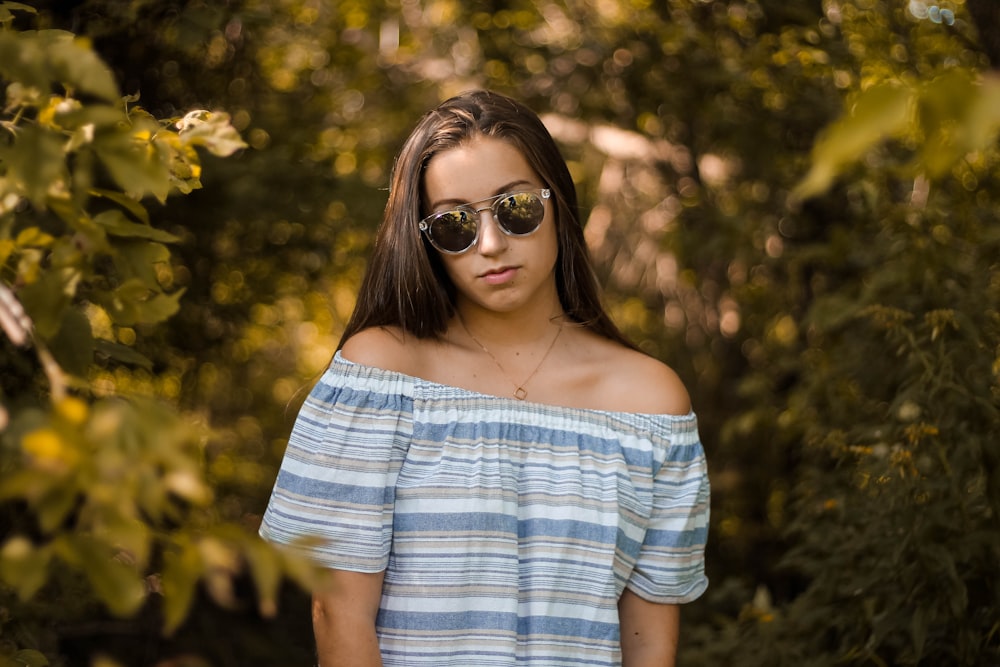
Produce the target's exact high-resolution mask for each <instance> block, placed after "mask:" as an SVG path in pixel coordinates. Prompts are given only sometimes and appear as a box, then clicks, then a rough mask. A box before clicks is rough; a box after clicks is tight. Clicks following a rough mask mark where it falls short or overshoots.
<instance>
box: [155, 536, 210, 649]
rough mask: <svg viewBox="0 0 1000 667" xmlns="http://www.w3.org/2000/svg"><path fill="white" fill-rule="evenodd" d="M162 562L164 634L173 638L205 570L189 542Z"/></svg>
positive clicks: (182, 544) (183, 543) (185, 540)
mask: <svg viewBox="0 0 1000 667" xmlns="http://www.w3.org/2000/svg"><path fill="white" fill-rule="evenodd" d="M163 560H164V566H163V576H162V577H161V585H162V587H163V616H164V632H165V633H166V634H171V633H173V632H174V631H175V630H176V629H177V628H178V627H180V624H181V623H183V622H184V619H185V618H186V617H187V614H188V611H189V610H190V609H191V603H192V602H193V601H194V594H195V591H196V587H197V585H198V581H199V579H201V575H202V571H203V570H204V567H205V566H204V563H203V562H202V559H201V554H200V553H199V551H198V547H197V545H196V544H194V543H192V542H191V541H190V540H187V539H184V540H182V541H180V542H179V543H178V545H177V548H176V549H174V550H172V551H168V552H167V553H166V555H165V556H164V559H163Z"/></svg>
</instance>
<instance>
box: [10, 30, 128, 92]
mask: <svg viewBox="0 0 1000 667" xmlns="http://www.w3.org/2000/svg"><path fill="white" fill-rule="evenodd" d="M0 76H3V77H4V78H5V79H7V80H8V81H17V82H19V83H21V84H22V85H24V86H26V87H28V88H34V89H37V90H39V91H43V92H45V93H48V92H49V91H51V90H52V86H53V85H54V84H55V85H59V86H61V87H62V88H63V89H65V90H67V91H74V92H75V93H78V94H84V95H95V96H97V97H99V98H101V99H103V100H105V101H108V102H112V101H115V100H117V99H118V97H119V93H118V86H117V84H116V83H115V81H114V77H113V76H112V74H111V70H110V69H109V68H108V66H107V65H105V64H104V63H103V62H102V61H101V60H100V58H99V57H98V56H97V54H96V53H94V51H93V50H92V49H91V48H90V46H89V44H88V43H87V42H86V40H82V39H80V38H77V37H76V35H73V34H72V33H69V32H64V31H62V30H41V31H38V32H0Z"/></svg>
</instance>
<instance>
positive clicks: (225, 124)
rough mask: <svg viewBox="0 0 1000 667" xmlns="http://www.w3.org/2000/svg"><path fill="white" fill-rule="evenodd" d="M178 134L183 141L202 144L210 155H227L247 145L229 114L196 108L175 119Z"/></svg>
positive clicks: (196, 144) (195, 144)
mask: <svg viewBox="0 0 1000 667" xmlns="http://www.w3.org/2000/svg"><path fill="white" fill-rule="evenodd" d="M177 127H178V128H179V131H178V134H179V135H180V137H181V139H182V140H183V142H184V143H187V144H189V145H191V146H202V147H204V148H205V149H206V150H208V152H210V153H212V155H217V156H219V157H227V156H229V155H232V154H233V153H235V152H236V151H238V150H240V149H243V148H246V147H247V145H246V143H245V142H244V141H243V139H241V138H240V133H239V132H237V131H236V128H234V127H233V126H232V125H231V124H230V122H229V114H226V113H222V112H214V113H213V112H211V111H205V110H197V111H191V112H188V114H187V115H185V116H184V118H182V119H181V120H179V121H177Z"/></svg>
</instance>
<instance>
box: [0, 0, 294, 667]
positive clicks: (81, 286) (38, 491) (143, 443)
mask: <svg viewBox="0 0 1000 667" xmlns="http://www.w3.org/2000/svg"><path fill="white" fill-rule="evenodd" d="M13 10H20V8H19V7H18V6H17V4H16V3H0V23H4V24H6V23H8V22H9V21H8V17H9V13H10V12H11V11H13ZM0 77H3V79H4V80H5V83H6V84H7V85H6V92H7V98H6V106H5V109H4V111H3V112H2V114H3V115H2V116H0V131H2V132H3V135H2V137H0V280H2V281H3V282H2V283H0V300H2V301H0V325H2V332H3V334H2V335H3V336H5V337H7V338H9V339H10V340H11V341H12V342H13V343H14V344H15V345H16V346H18V347H17V348H14V347H11V346H9V345H6V342H5V345H4V347H3V348H2V349H3V354H4V355H5V356H4V358H3V359H2V363H3V368H4V371H3V372H4V377H3V381H4V384H3V385H2V386H3V393H0V400H3V405H2V406H0V437H2V440H0V446H2V447H3V449H4V452H3V462H4V464H3V469H2V471H0V501H2V502H3V504H4V507H5V508H6V509H7V510H10V511H9V512H8V514H7V515H5V518H10V517H13V519H12V523H11V525H10V526H8V528H9V532H8V534H6V535H4V541H3V543H2V544H0V583H2V584H3V585H4V586H5V587H6V589H5V590H13V591H15V592H16V593H17V594H18V595H19V596H20V597H21V598H22V599H28V598H32V597H33V596H35V595H36V594H37V593H38V592H39V591H40V590H41V589H42V588H43V587H44V586H45V585H46V584H47V583H51V582H54V579H55V577H54V576H53V573H54V572H55V571H56V568H58V570H59V572H60V576H62V574H63V573H65V572H68V573H71V575H73V576H75V577H76V578H77V580H78V581H83V582H86V585H87V588H88V589H89V590H90V591H91V592H92V594H93V597H94V599H96V600H99V601H100V602H101V603H102V605H103V606H104V607H105V608H106V609H107V610H108V611H109V612H110V613H112V614H114V615H117V616H130V615H133V614H135V613H136V612H137V611H138V610H139V608H140V607H141V606H142V605H143V604H144V603H145V602H146V600H147V598H148V595H149V593H150V591H151V590H153V591H156V592H160V590H158V589H156V587H155V586H154V585H153V584H154V583H155V581H156V580H157V578H156V576H154V575H155V573H153V572H151V569H152V568H154V567H155V566H157V565H158V564H159V557H160V556H161V555H162V556H163V561H164V563H165V567H166V571H165V573H164V575H163V579H164V580H165V581H166V584H165V585H164V586H163V589H165V590H167V591H170V592H171V594H172V595H174V596H176V599H168V600H167V601H166V607H165V608H166V610H167V612H166V615H167V618H166V622H167V625H168V627H169V628H171V629H173V628H175V627H176V626H177V625H178V624H179V623H180V622H181V621H182V620H183V618H184V616H185V615H186V613H187V610H188V609H189V608H190V603H191V599H192V595H193V591H194V589H195V586H196V585H199V584H203V585H204V586H205V587H206V589H207V590H209V591H210V592H211V593H212V595H213V596H214V598H215V599H216V601H217V602H219V603H229V602H232V600H233V593H232V580H233V579H234V578H235V577H236V576H238V575H239V573H240V572H241V571H242V569H243V568H244V567H248V563H250V561H251V558H250V557H248V556H246V555H245V554H246V553H248V552H249V551H250V550H255V551H254V555H253V558H252V561H253V566H252V569H254V571H255V572H257V574H256V575H254V576H255V579H256V580H257V581H259V582H260V583H261V585H262V586H265V587H266V588H267V590H266V591H265V597H264V600H265V601H266V605H265V606H266V607H267V609H273V605H274V589H275V583H274V582H275V579H276V578H277V579H278V580H280V577H281V573H282V571H283V569H284V568H285V565H286V560H285V559H284V558H283V557H280V556H274V557H273V558H271V559H268V557H267V555H266V554H264V553H263V552H262V551H261V549H268V548H269V547H266V546H265V545H264V544H263V543H261V542H259V540H258V539H257V538H256V536H253V535H250V534H249V533H247V532H246V531H245V530H244V529H242V528H237V527H235V526H231V525H230V526H216V525H213V518H212V507H211V503H212V500H213V498H214V493H213V491H212V489H211V488H210V487H209V484H208V482H207V481H206V478H205V470H204V468H203V448H204V445H205V442H206V440H207V437H208V434H207V430H206V429H203V428H201V427H200V426H199V425H198V423H197V422H196V421H193V420H192V419H191V418H190V417H189V416H182V415H181V414H180V413H179V412H178V411H177V410H176V408H174V407H171V406H169V405H166V404H164V403H161V402H158V401H156V400H153V399H147V398H141V397H139V396H138V395H134V394H142V393H144V392H139V391H132V390H133V389H135V387H134V386H129V385H126V384H122V385H121V386H119V387H115V386H114V385H110V386H109V385H107V384H100V382H99V380H100V379H101V374H100V372H98V367H97V366H96V365H95V362H99V363H100V364H101V367H102V368H101V370H103V371H107V370H108V369H110V370H112V371H120V370H122V369H121V368H120V366H121V365H122V364H128V365H133V366H136V367H138V368H141V369H145V372H147V373H148V372H149V371H150V370H152V364H151V362H150V360H149V359H148V358H146V357H145V356H144V355H142V354H141V353H139V352H138V351H136V350H135V349H133V348H132V347H131V346H132V345H133V344H134V343H135V341H136V328H135V327H141V326H151V325H156V324H159V323H162V322H163V321H165V320H166V319H168V318H169V317H170V316H172V315H173V314H175V313H176V312H177V311H178V309H179V307H180V301H181V298H182V296H183V295H184V293H185V290H184V289H183V288H180V289H178V288H175V287H174V285H173V278H172V271H171V264H172V261H173V257H172V255H171V251H170V250H169V248H168V247H167V245H166V244H173V243H176V242H177V241H178V240H179V239H178V238H177V237H176V236H175V235H174V234H171V233H168V232H166V231H164V230H163V229H159V228H157V227H154V226H153V225H151V224H150V223H151V220H150V215H149V213H148V211H147V209H146V207H145V206H144V205H143V203H142V202H143V200H144V199H145V198H147V197H153V198H155V199H157V200H159V201H160V202H165V201H166V199H167V198H168V197H169V196H170V195H172V194H177V193H188V192H191V191H192V190H194V189H196V188H199V187H201V181H200V177H201V161H200V160H201V158H200V156H201V154H203V153H205V152H207V153H210V154H213V155H216V156H219V157H226V156H229V155H232V154H233V153H234V152H235V151H238V150H240V149H242V148H244V147H245V144H244V143H243V141H242V139H241V138H240V136H239V134H238V133H237V132H236V130H235V129H234V128H233V127H232V125H231V123H230V121H229V116H228V115H227V114H225V113H222V112H209V111H203V110H201V111H195V112H191V113H190V114H188V115H187V116H185V117H183V118H182V119H180V121H178V120H177V119H165V120H161V119H158V118H156V117H154V116H153V115H152V114H150V113H148V112H146V111H145V110H143V109H141V108H139V107H136V106H131V105H132V104H133V103H134V102H135V101H136V99H137V97H125V98H121V97H120V95H119V93H118V91H117V87H116V84H115V83H114V80H113V78H112V77H111V73H110V69H109V68H108V67H107V66H106V65H105V64H104V63H103V62H102V61H101V60H100V59H99V58H98V57H97V55H96V54H95V53H94V52H93V51H92V50H91V49H90V45H89V43H88V42H87V41H86V40H82V39H78V38H76V37H75V36H74V35H71V34H69V33H62V32H57V31H42V32H16V31H10V30H8V29H7V28H6V25H5V27H4V31H0ZM8 373H9V375H8ZM91 381H92V382H93V384H89V382H91ZM171 381H173V382H176V378H173V379H171V378H170V377H166V378H165V379H164V382H166V383H169V382H171ZM10 388H13V389H14V391H15V392H16V395H15V396H14V397H13V399H14V400H11V398H12V397H11V396H10V395H8V394H6V392H7V391H9V390H10ZM176 391H177V390H176V389H175V390H173V395H176ZM163 393H168V392H163ZM116 394H124V395H125V396H124V397H119V396H116ZM129 394H133V395H129ZM98 397H100V398H98ZM12 508H16V512H14V511H13V509H12ZM5 525H6V524H5ZM189 546H191V548H193V549H194V550H195V553H196V555H197V558H196V559H192V557H191V556H190V554H189V552H188V550H187V549H188V547H189ZM291 562H292V561H290V560H289V561H287V563H291ZM288 567H289V569H296V567H295V566H294V565H289V566H288ZM301 569H302V568H301V566H299V567H298V570H296V571H299V570H301ZM60 581H62V579H60ZM55 585H56V584H55V583H53V586H55ZM262 604H263V603H262ZM5 613H6V612H5ZM6 620H7V618H6V616H5V617H4V619H3V621H2V622H6ZM4 646H5V648H6V644H5V645H4ZM36 653H37V652H34V653H33V652H31V651H27V650H22V651H18V652H16V653H14V654H12V655H7V654H6V653H5V654H4V655H2V656H0V663H2V664H5V665H6V664H18V665H28V664H45V658H44V656H42V655H41V654H37V655H36Z"/></svg>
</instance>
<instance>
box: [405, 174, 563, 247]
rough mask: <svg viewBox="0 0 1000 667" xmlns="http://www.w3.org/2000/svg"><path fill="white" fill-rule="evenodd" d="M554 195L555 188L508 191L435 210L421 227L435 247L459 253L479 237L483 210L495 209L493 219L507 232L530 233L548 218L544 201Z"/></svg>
mask: <svg viewBox="0 0 1000 667" xmlns="http://www.w3.org/2000/svg"><path fill="white" fill-rule="evenodd" d="M551 196H552V191H551V190H548V189H545V188H543V189H541V190H522V191H519V192H505V193H504V194H502V195H497V196H496V197H490V198H489V199H484V200H482V201H478V202H473V203H471V204H466V205H463V206H459V207H458V208H454V209H452V210H449V211H442V212H440V213H432V214H431V215H429V216H427V217H426V218H424V219H423V220H421V221H420V224H419V225H418V227H419V228H420V231H422V232H423V233H424V234H426V235H427V240H428V241H430V242H431V245H432V246H434V247H435V248H437V249H438V250H440V251H441V252H444V253H448V254H449V255H457V254H459V253H462V252H465V251H466V250H468V249H469V248H471V247H472V246H474V245H476V241H478V240H479V227H480V219H481V217H482V216H481V215H480V214H481V213H482V212H483V211H493V219H494V220H496V221H497V226H498V227H500V230H501V231H502V232H503V233H504V234H507V235H508V236H527V235H528V234H531V233H533V232H535V231H536V230H537V229H538V227H539V225H541V224H542V218H544V217H545V203H544V201H543V200H545V199H548V198H549V197H551ZM487 203H488V204H489V206H483V207H479V208H477V204H487Z"/></svg>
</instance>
